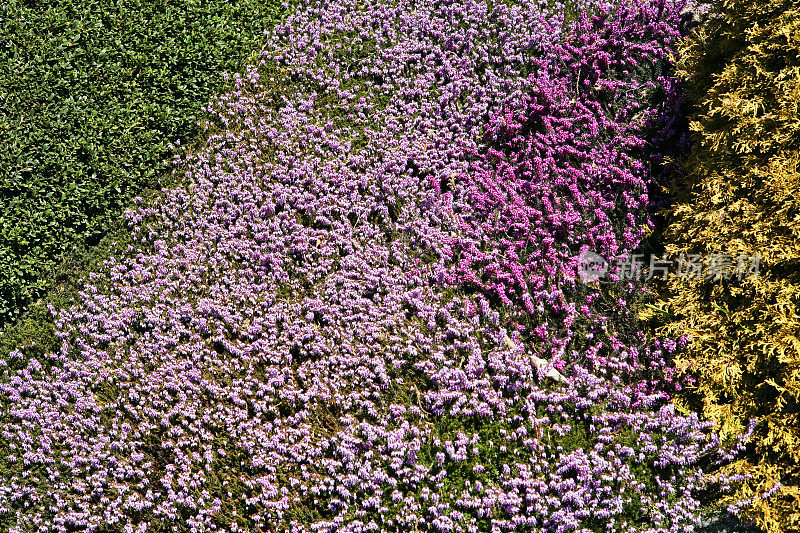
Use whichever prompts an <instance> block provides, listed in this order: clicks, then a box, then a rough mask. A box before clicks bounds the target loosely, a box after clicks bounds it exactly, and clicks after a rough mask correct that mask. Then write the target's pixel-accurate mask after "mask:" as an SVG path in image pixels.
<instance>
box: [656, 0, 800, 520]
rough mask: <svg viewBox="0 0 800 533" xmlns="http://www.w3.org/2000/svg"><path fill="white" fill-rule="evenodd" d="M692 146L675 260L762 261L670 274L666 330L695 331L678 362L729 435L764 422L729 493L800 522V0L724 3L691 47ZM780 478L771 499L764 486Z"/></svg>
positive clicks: (675, 222)
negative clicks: (731, 270) (749, 270)
mask: <svg viewBox="0 0 800 533" xmlns="http://www.w3.org/2000/svg"><path fill="white" fill-rule="evenodd" d="M679 73H680V75H681V76H682V77H684V78H685V80H686V82H687V87H688V88H687V92H688V96H689V100H690V102H691V105H692V106H693V107H692V109H691V111H690V125H691V126H690V127H691V129H692V132H693V135H694V150H693V151H692V153H691V154H690V155H689V156H687V159H686V161H685V162H684V172H683V173H681V175H679V176H677V177H676V178H675V181H674V182H673V183H672V184H671V185H670V187H669V188H670V192H671V194H672V196H673V198H674V203H673V206H672V207H670V208H669V209H667V210H666V211H665V213H664V215H665V217H666V220H667V225H666V227H665V229H664V231H663V235H662V239H663V241H664V243H665V251H666V254H667V255H668V256H672V257H677V256H679V255H680V254H681V253H684V254H701V255H702V256H703V257H709V256H712V255H714V254H731V255H732V256H734V257H736V256H750V257H752V256H757V255H758V256H760V258H761V261H760V268H759V272H758V275H757V276H749V277H745V278H743V279H741V280H739V279H737V277H736V276H733V277H732V278H731V279H729V280H726V279H720V280H690V279H686V278H680V277H677V276H676V277H673V278H671V279H670V280H669V281H668V282H667V284H666V287H665V288H664V291H663V293H662V295H661V301H660V302H657V305H658V307H660V308H662V309H664V310H665V311H667V312H668V313H670V314H671V315H672V316H674V317H675V318H674V319H669V320H665V319H663V317H664V316H668V315H665V314H662V315H660V316H661V317H662V318H661V319H660V320H661V322H660V330H661V332H662V333H664V334H668V335H671V336H681V335H689V336H690V338H691V342H690V345H689V347H688V349H687V351H686V352H685V353H684V355H683V356H682V359H681V360H680V361H678V364H679V366H680V367H681V368H684V367H685V368H686V369H687V372H693V373H694V375H695V376H696V378H697V380H698V381H697V384H696V387H695V388H694V389H693V390H691V391H690V392H689V393H688V394H687V398H685V399H684V401H691V402H692V403H693V404H694V405H695V407H697V408H699V409H700V410H701V412H702V413H703V415H704V416H706V417H707V418H709V419H712V420H715V421H716V422H717V423H718V428H719V432H720V435H721V437H723V438H725V437H729V436H731V435H734V434H736V433H738V432H740V431H742V430H743V428H744V427H745V426H746V425H747V421H748V420H749V419H751V418H758V419H759V421H760V422H759V424H758V426H757V429H756V433H755V436H754V439H753V441H752V443H751V447H750V448H749V449H748V453H747V455H746V456H745V457H743V458H741V459H739V460H737V461H736V462H735V463H733V464H731V465H728V466H727V467H725V470H724V472H727V473H738V474H747V475H750V476H751V477H750V479H748V480H746V481H743V482H741V483H740V484H739V485H738V486H737V487H736V488H735V494H732V495H731V496H730V497H728V502H730V503H732V502H733V501H736V500H740V499H744V498H752V499H753V503H752V504H751V505H749V506H748V507H747V508H745V509H744V511H743V513H744V515H745V516H747V517H750V518H753V519H755V521H756V523H757V524H758V525H759V527H761V528H764V529H766V530H767V531H769V532H788V531H800V409H799V408H798V406H799V405H800V402H799V401H798V400H800V172H799V170H798V162H799V161H800V108H799V105H800V0H724V1H720V2H717V5H716V6H714V8H713V14H712V17H711V19H710V20H709V22H708V24H706V25H705V26H704V27H703V28H702V29H701V30H700V31H699V32H698V33H697V34H696V35H695V36H694V37H693V38H692V39H691V40H689V41H687V42H685V43H684V45H683V49H682V57H681V58H680V59H679ZM776 482H780V484H781V487H780V488H779V489H778V490H777V492H775V493H774V494H773V495H772V496H771V497H769V498H766V499H765V498H763V497H762V496H763V494H764V492H766V491H768V490H769V489H770V488H772V487H773V486H775V484H776Z"/></svg>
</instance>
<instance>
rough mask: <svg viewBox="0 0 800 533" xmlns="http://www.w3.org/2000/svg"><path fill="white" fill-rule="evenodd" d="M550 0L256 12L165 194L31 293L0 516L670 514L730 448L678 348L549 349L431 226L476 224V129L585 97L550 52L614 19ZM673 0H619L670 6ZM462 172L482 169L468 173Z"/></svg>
mask: <svg viewBox="0 0 800 533" xmlns="http://www.w3.org/2000/svg"><path fill="white" fill-rule="evenodd" d="M561 7H563V6H561V5H559V4H556V5H555V6H554V5H551V4H548V3H545V2H542V3H541V4H536V3H528V4H525V5H510V6H509V5H505V4H498V5H494V4H490V3H486V2H483V1H477V0H476V1H468V2H453V3H442V2H433V1H414V2H411V1H403V0H398V1H397V2H394V3H386V2H371V1H359V2H355V1H349V0H345V1H344V2H338V3H335V4H319V3H311V2H308V3H306V4H305V5H304V6H303V7H301V8H300V9H299V10H298V11H297V12H295V13H294V14H293V15H291V16H290V17H289V18H288V19H287V21H286V22H285V23H284V24H281V25H279V26H278V27H277V28H276V29H275V31H274V33H273V34H272V35H270V37H271V45H270V48H268V49H267V50H265V51H264V52H263V53H262V55H261V57H262V59H261V62H260V64H259V65H258V66H253V67H250V68H248V69H247V70H246V72H245V73H244V74H243V75H241V76H240V75H237V76H235V77H234V79H233V80H232V83H233V87H234V88H233V90H232V91H231V92H230V93H229V94H225V95H223V96H221V97H220V98H217V99H215V100H214V101H213V102H212V103H211V104H210V105H209V106H208V107H207V113H208V115H207V120H205V121H204V122H203V128H204V134H205V135H206V138H207V142H206V143H205V144H204V145H203V146H200V147H198V148H197V149H196V150H192V151H187V152H182V153H179V154H177V155H176V159H175V173H176V178H175V179H176V183H179V184H180V185H179V186H176V187H174V188H172V189H170V190H168V191H165V193H164V195H163V196H161V197H160V198H159V199H157V200H154V201H151V202H147V203H146V202H144V201H143V200H142V199H139V200H137V201H138V206H137V207H135V208H133V209H131V210H129V211H127V212H126V223H127V225H128V227H129V229H130V233H131V240H130V242H129V244H128V245H127V247H126V248H125V249H124V250H123V251H122V253H120V254H119V255H118V256H115V257H111V258H109V259H108V260H107V261H106V262H105V264H104V267H105V268H104V269H102V270H100V271H98V272H94V273H92V274H90V276H89V277H88V278H87V279H86V285H85V287H84V290H83V291H82V292H81V294H80V299H79V300H78V301H77V302H76V303H75V305H73V306H71V307H69V308H66V309H64V310H60V311H57V310H55V309H53V312H54V315H55V325H54V329H55V336H56V337H57V339H58V340H59V342H60V346H59V347H58V349H56V350H54V351H52V352H49V353H46V354H43V355H40V354H38V353H37V352H36V351H35V350H34V349H29V347H28V346H26V345H21V346H19V347H17V348H16V349H15V350H13V351H12V353H11V354H10V356H9V358H8V359H7V360H5V361H4V364H5V368H4V369H3V374H2V376H3V377H2V379H1V380H0V401H1V402H2V408H1V410H0V420H2V424H1V425H0V428H1V429H0V469H2V471H3V472H4V473H5V474H6V475H5V477H4V479H3V481H2V482H0V495H2V498H0V513H2V518H1V519H2V520H3V521H4V522H3V526H4V527H5V528H7V529H9V530H11V531H26V530H29V529H36V528H38V529H40V530H43V531H70V530H88V531H141V532H144V531H172V530H179V531H180V530H190V531H211V530H220V529H221V530H226V531H297V532H302V531H331V532H332V531H351V532H356V531H372V530H385V531H442V532H444V531H447V532H473V531H492V532H495V531H552V532H556V531H558V532H562V531H563V532H567V531H653V532H655V531H686V530H691V528H692V526H693V525H694V524H696V522H697V520H698V514H699V502H698V500H697V492H698V490H700V489H702V488H703V487H704V483H705V480H704V479H703V470H702V469H701V468H699V466H700V464H701V461H706V462H710V463H712V464H713V462H714V461H716V460H718V459H725V457H721V458H720V457H718V456H719V453H718V452H719V451H720V449H719V443H718V442H717V441H716V440H715V439H714V438H713V436H711V435H709V433H708V431H707V430H708V424H706V423H701V422H700V421H699V419H698V417H697V415H692V414H688V415H686V414H683V413H681V412H678V411H676V409H675V407H674V406H673V405H672V404H670V403H669V401H668V400H669V392H670V390H671V389H670V387H672V388H674V386H669V385H668V386H666V387H665V386H662V383H663V382H665V381H666V379H664V377H665V375H668V374H669V368H668V365H669V362H670V359H671V358H672V356H673V354H674V352H675V351H676V350H677V349H678V345H677V344H676V343H674V342H672V341H670V340H665V341H663V342H661V341H658V342H653V343H649V342H646V340H645V339H644V336H638V337H636V338H637V339H638V345H637V346H634V345H633V341H632V338H633V337H634V336H631V338H630V339H629V338H627V337H624V338H617V335H616V334H615V332H614V331H608V328H606V329H605V330H604V328H603V327H602V325H600V326H598V327H597V328H595V329H594V330H592V331H589V332H587V335H593V334H594V333H596V334H597V335H598V336H602V339H599V340H600V341H601V342H602V343H601V342H596V343H595V344H594V347H593V348H592V349H591V350H590V353H589V357H586V354H585V351H584V350H583V349H579V348H580V346H577V345H576V346H572V347H569V349H566V348H567V346H566V345H563V346H562V348H564V349H563V350H561V352H562V353H561V354H560V356H559V357H555V358H551V357H550V355H549V354H548V353H545V351H542V350H541V349H540V348H539V347H538V346H535V345H534V343H533V342H532V339H531V337H530V335H528V333H527V332H526V331H525V330H520V329H519V328H518V327H517V326H518V325H520V324H519V322H520V320H519V316H520V315H519V312H518V310H514V309H512V310H511V311H509V310H508V309H506V308H504V307H503V306H502V305H499V304H498V303H497V302H496V301H495V300H494V298H493V293H492V292H491V291H492V290H496V288H497V285H496V284H495V285H487V287H488V290H487V291H486V292H483V293H481V292H480V291H476V290H474V287H469V286H464V285H463V283H462V282H461V280H459V279H453V276H454V275H456V274H458V275H461V272H460V271H459V270H458V267H459V264H460V263H459V262H458V261H457V260H456V259H454V257H455V254H454V252H455V251H456V248H455V247H454V245H456V244H458V243H460V242H468V239H471V238H473V236H474V235H473V233H474V232H478V231H491V230H492V228H493V226H492V225H490V224H488V223H487V222H486V221H485V220H484V219H485V218H486V217H487V211H486V208H487V205H486V204H481V203H477V202H472V199H474V198H475V195H476V193H477V191H479V189H477V187H478V186H480V185H482V184H489V183H490V182H489V178H490V177H491V176H498V177H499V176H503V175H504V174H500V173H497V172H496V171H494V170H493V169H495V162H494V161H493V160H492V159H491V158H489V157H486V158H480V157H476V156H475V154H478V155H480V154H487V153H489V152H488V151H489V150H490V149H494V150H496V151H497V147H496V146H495V147H493V148H491V146H492V143H490V142H488V141H487V140H486V138H485V136H484V134H485V132H486V131H487V125H488V131H491V130H492V128H493V127H495V126H494V125H496V121H495V122H493V117H496V116H498V113H504V112H505V110H506V109H507V108H508V107H509V106H514V105H516V104H517V102H519V101H520V100H525V99H526V96H525V95H530V94H536V91H538V90H539V88H540V87H541V86H542V85H543V84H546V83H552V84H553V86H554V93H553V94H559V95H563V96H564V97H565V98H568V99H569V98H575V99H577V100H578V101H580V100H581V96H580V94H579V90H578V89H575V90H573V89H571V87H572V85H571V81H570V78H569V77H568V76H566V75H564V76H562V77H561V78H559V77H558V76H556V75H555V74H558V73H559V72H561V73H565V71H562V70H560V69H561V68H562V67H560V66H559V64H560V61H562V60H564V59H565V57H563V56H562V55H563V54H564V53H565V50H567V49H568V48H567V47H570V46H571V47H575V49H574V54H573V59H574V60H575V61H580V60H579V59H577V58H579V57H580V56H581V54H580V52H579V50H577V48H578V47H580V46H589V47H590V49H591V50H594V49H593V48H591V47H592V46H594V45H593V44H589V43H592V42H594V41H592V39H591V38H590V39H589V41H588V42H581V40H580V38H576V35H578V34H580V33H581V32H582V31H583V30H584V29H586V28H589V27H591V28H592V31H596V32H597V37H598V38H601V37H603V36H604V35H606V34H607V30H608V29H609V27H613V25H614V24H615V20H617V19H616V18H615V17H616V16H617V14H616V12H615V14H614V15H613V16H603V13H602V10H604V9H605V10H610V9H611V8H612V6H608V5H605V6H602V5H601V6H595V8H596V9H599V10H600V11H601V13H600V15H599V17H598V18H592V19H588V18H584V19H581V20H580V21H579V22H577V26H574V27H570V26H569V21H565V20H564V18H563V11H562V10H561ZM679 7H680V5H678V4H675V5H673V4H672V3H659V4H653V6H650V5H649V4H646V5H644V6H642V7H641V9H640V10H639V11H637V10H636V9H632V10H631V11H630V13H631V16H635V15H636V14H638V15H639V16H641V17H642V18H644V19H645V25H646V26H647V25H648V24H649V26H647V27H653V28H657V27H658V24H664V25H665V27H669V25H670V24H672V23H673V22H674V21H675V20H676V18H675V17H676V12H677V9H678V8H679ZM623 12H624V11H623ZM624 13H627V12H624ZM647 17H652V21H651V22H648V20H649V19H648V18H647ZM621 20H623V21H624V20H625V19H624V18H623V19H621ZM659 20H661V21H662V22H661V23H659V22H658V21H659ZM588 25H591V26H588ZM565 26H566V30H562V28H564V27H565ZM623 27H624V25H623ZM647 31H650V30H647ZM647 31H645V32H644V35H649V34H648V33H647ZM664 31H665V33H664V34H663V35H658V37H659V38H661V39H662V41H665V42H663V44H662V45H661V46H671V43H672V40H673V38H671V37H670V35H671V34H670V33H669V32H668V31H666V30H664ZM610 35H611V36H612V37H613V39H616V34H614V32H613V31H611V32H610ZM605 38H607V39H608V38H609V37H608V36H606V37H605ZM609 40H611V39H609ZM600 48H601V49H602V46H601V47H600ZM643 50H644V51H645V52H646V51H647V50H649V49H648V48H647V47H646V46H645V47H644V48H643ZM653 50H654V51H655V52H656V53H657V52H658V50H660V49H655V48H654V49H653ZM568 57H569V55H567V56H566V58H568ZM554 73H555V74H554ZM598 77H599V78H602V75H598ZM567 81H569V88H567V87H562V88H559V87H558V84H559V83H566V82H567ZM279 88H283V90H280V89H279ZM286 88H289V89H290V90H286ZM585 102H591V99H590V98H589V97H588V96H586V97H585ZM524 109H525V110H526V111H530V110H529V109H526V108H524ZM566 109H569V108H568V107H566V108H565V110H566ZM595 111H596V109H595ZM557 112H558V110H557ZM603 113H605V111H603ZM535 116H537V115H535V114H534V117H535ZM595 116H599V117H601V118H602V116H603V115H602V114H601V113H597V114H596V115H595ZM523 118H524V117H523ZM556 118H558V117H556ZM628 118H630V119H631V122H635V120H634V119H633V118H632V117H628ZM628 118H626V116H623V117H622V118H621V119H620V125H619V127H623V126H626V125H627V121H628ZM493 124H494V125H493ZM614 124H615V123H613V122H610V121H609V124H608V128H609V130H612V132H611V133H612V139H613V130H614V128H615V127H616V126H614ZM522 133H523V134H524V133H525V132H522ZM546 133H550V132H546ZM552 133H553V134H554V135H553V138H552V139H551V143H552V145H553V146H558V145H561V147H562V148H561V149H562V151H564V152H568V151H570V149H574V147H573V145H572V140H571V139H569V138H567V137H565V136H564V135H562V134H561V133H557V132H555V131H553V132H552ZM606 133H609V132H603V135H599V136H598V134H599V132H598V134H595V133H590V134H589V135H588V137H586V138H588V139H589V140H591V141H592V143H594V142H598V143H599V144H598V145H597V146H595V145H592V149H595V150H598V151H602V150H603V145H602V142H600V141H596V139H603V141H604V142H609V141H608V139H606V138H605V137H604V135H605V134H606ZM533 135H539V136H546V135H545V133H543V132H534V133H533V134H532V136H533ZM583 141H584V139H581V138H579V139H578V143H577V145H578V146H581V144H580V143H581V142H583ZM612 144H613V143H612ZM626 149H627V148H626V147H623V148H622V149H621V150H620V152H619V153H620V156H619V157H620V161H619V167H620V171H621V173H623V174H624V172H630V171H631V170H630V169H631V168H634V169H636V168H637V167H636V164H635V159H634V157H633V155H632V154H626V153H624V152H625V150H626ZM498 152H499V151H498ZM513 153H514V151H513V150H510V151H509V154H513ZM530 153H531V152H526V153H525V154H530ZM525 154H521V155H520V164H524V159H525V157H524V156H525ZM626 156H627V158H626ZM562 164H563V165H565V166H566V163H564V162H562ZM472 165H478V166H479V168H481V169H483V171H484V172H485V173H484V174H478V177H479V179H482V180H483V181H479V182H475V183H471V182H470V181H468V180H465V179H464V175H465V174H469V173H470V172H471V171H472ZM557 166H558V165H557ZM583 170H585V169H583V168H582V167H581V166H580V159H578V161H577V163H576V166H575V169H574V172H575V173H579V172H581V171H583ZM616 176H617V175H616V174H613V173H612V174H602V173H600V174H596V175H594V174H592V175H591V177H592V178H596V179H597V181H598V182H600V181H601V180H602V179H613V178H615V177H616ZM581 179H586V178H581ZM642 179H644V178H642ZM512 183H513V182H512ZM597 185H598V186H599V190H601V191H604V190H605V189H603V186H604V185H606V184H604V183H598V184H597ZM637 185H638V184H636V183H634V184H633V185H632V189H635V187H636V186H637ZM543 186H544V185H543ZM552 186H553V187H557V184H556V183H554V184H553V185H552ZM524 192H525V191H519V192H518V194H517V195H516V197H515V198H517V199H519V200H520V201H522V200H526V201H528V202H532V200H530V199H529V198H528V197H526V196H525V195H524V194H523V193H524ZM607 202H608V204H609V205H605V204H604V205H599V206H598V207H597V209H598V210H600V211H602V210H603V209H607V210H608V211H607V214H606V216H607V217H608V219H609V221H611V226H610V227H609V229H608V232H609V233H608V235H610V236H613V238H614V239H617V240H624V239H625V235H624V232H623V234H619V233H616V232H615V229H616V228H614V226H613V224H614V222H615V221H616V220H617V218H616V217H618V216H620V215H619V213H616V212H615V211H614V209H617V210H619V211H622V212H623V213H625V212H626V209H629V208H630V209H635V207H636V206H633V207H626V204H625V203H624V202H619V203H617V202H618V201H617V199H616V198H615V199H614V201H613V202H612V201H611V200H607ZM471 203H472V209H471V210H470V205H471ZM492 207H493V208H496V209H497V210H499V211H500V212H501V213H502V212H503V208H504V206H503V205H502V204H501V205H498V206H492ZM598 216H601V215H598ZM622 219H625V220H627V218H626V217H625V216H624V214H623V215H622ZM544 227H545V228H547V229H550V228H549V227H548V226H544ZM568 229H569V231H567V238H569V236H570V231H575V232H578V231H580V230H581V229H582V228H580V227H575V228H568ZM468 232H473V233H468ZM573 238H577V236H573ZM629 245H631V246H633V242H631V243H630V244H629ZM481 251H485V250H481ZM554 259H556V260H557V261H558V262H557V263H556V265H555V268H556V269H558V271H563V272H567V271H568V269H567V267H565V266H564V265H563V264H562V262H563V261H566V262H567V263H568V264H569V261H570V258H568V257H567V256H566V255H564V256H560V257H557V258H554ZM474 265H475V263H474V262H473V263H467V266H469V267H471V268H474ZM505 265H508V264H505ZM509 268H510V266H509ZM498 272H500V273H501V274H502V271H498ZM454 273H455V274H454ZM483 282H484V283H487V284H488V280H483ZM568 283H569V282H566V283H563V282H562V285H557V286H556V287H555V288H554V289H553V290H552V291H550V292H549V294H548V297H549V298H550V299H553V300H561V301H562V302H563V301H564V298H565V296H564V294H565V292H567V291H565V290H562V288H566V287H568V286H569V285H568ZM510 294H511V295H512V296H513V297H514V299H513V300H512V298H510V297H509V301H510V302H511V304H512V307H513V305H514V304H515V303H517V302H522V304H523V307H521V309H523V310H524V309H525V307H524V301H523V300H521V299H520V298H518V297H517V296H516V295H515V293H510ZM567 294H569V293H567ZM539 297H540V298H544V296H539ZM598 301H600V300H598ZM587 305H592V307H591V308H590V309H588V313H589V316H592V317H595V318H597V319H598V320H600V316H601V315H602V311H603V309H602V307H601V306H599V305H595V304H593V303H592V302H590V303H589V304H587ZM506 307H509V306H506ZM559 312H560V311H559V310H558V309H557V306H556V305H554V306H552V307H551V308H548V313H549V314H552V320H554V321H555V320H557V319H558V315H557V313H559ZM581 312H584V311H583V310H581ZM562 322H563V321H562ZM620 323H622V322H620ZM569 327H570V325H569V324H567V325H566V328H569ZM593 332H594V333H593ZM543 337H544V338H543V339H541V341H542V343H544V345H545V346H546V347H548V348H549V347H551V346H554V347H556V348H557V347H558V346H560V344H559V339H560V337H559V336H558V335H547V334H545V335H543ZM620 337H623V336H622V335H620ZM540 356H547V357H546V358H545V357H540ZM542 361H544V366H543V365H542V364H541V362H542ZM552 365H555V366H557V372H556V373H555V374H554V373H553V372H552V371H553V370H554V369H553V368H550V366H552ZM664 367H666V368H664ZM642 369H649V372H643V371H642ZM548 376H556V377H560V379H550V378H548ZM652 378H658V379H652Z"/></svg>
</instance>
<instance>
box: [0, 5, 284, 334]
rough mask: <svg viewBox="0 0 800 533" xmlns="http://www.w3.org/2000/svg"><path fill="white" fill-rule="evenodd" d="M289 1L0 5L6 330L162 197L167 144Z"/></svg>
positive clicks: (187, 134)
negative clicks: (136, 200) (155, 191)
mask: <svg viewBox="0 0 800 533" xmlns="http://www.w3.org/2000/svg"><path fill="white" fill-rule="evenodd" d="M283 11H284V7H282V5H281V4H280V3H279V2H278V1H277V0H269V1H268V2H260V1H256V0H238V1H230V0H224V1H221V0H211V1H204V2H200V1H197V0H157V1H144V0H36V1H33V0H10V1H9V2H7V3H6V4H4V6H3V7H2V8H0V139H2V141H0V207H2V208H1V209H0V328H2V326H3V325H4V324H8V323H10V322H12V321H14V320H15V319H17V318H18V317H19V316H20V315H21V314H22V312H23V311H24V309H25V308H26V307H27V306H28V305H29V304H30V303H31V302H32V301H35V300H36V299H37V298H39V297H40V296H41V295H42V294H43V293H44V292H45V289H46V288H47V287H48V285H49V283H50V282H49V279H50V274H51V273H52V271H53V268H54V267H55V266H56V265H57V264H58V262H59V260H60V258H61V257H62V256H63V254H64V253H65V252H66V251H69V250H72V249H74V247H75V246H76V245H78V246H80V245H84V244H85V245H88V246H90V247H91V246H92V245H94V244H96V243H97V242H98V241H99V240H100V238H101V237H102V236H103V235H104V234H105V233H106V231H107V229H108V227H109V224H110V223H111V222H112V221H113V220H114V219H115V218H116V217H117V216H118V215H119V213H120V212H121V210H122V208H123V207H124V206H126V205H127V204H128V202H129V200H130V198H132V197H133V196H135V195H136V194H140V193H141V192H142V191H143V190H144V189H146V188H158V186H159V176H160V175H161V174H162V172H163V170H164V166H165V161H166V159H168V157H167V156H168V146H169V144H170V143H171V142H175V141H176V140H180V139H187V138H188V139H191V138H193V137H194V135H195V127H196V121H197V120H198V117H199V116H200V114H199V113H200V107H201V106H202V105H203V104H204V103H205V102H207V101H208V99H209V98H210V97H211V96H212V95H213V94H217V93H219V92H220V91H221V90H222V88H223V87H224V86H225V81H224V80H223V77H222V75H221V73H222V72H228V71H230V72H238V71H239V70H241V69H242V67H243V65H244V63H245V60H246V59H247V58H248V57H249V55H250V54H251V53H252V51H253V50H255V49H257V48H259V45H260V44H261V40H262V39H263V35H264V31H265V30H266V29H267V28H270V27H272V26H273V25H274V24H275V22H277V20H278V19H279V17H280V16H281V14H282V12H283Z"/></svg>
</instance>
